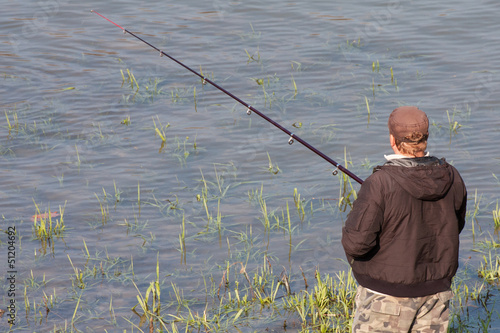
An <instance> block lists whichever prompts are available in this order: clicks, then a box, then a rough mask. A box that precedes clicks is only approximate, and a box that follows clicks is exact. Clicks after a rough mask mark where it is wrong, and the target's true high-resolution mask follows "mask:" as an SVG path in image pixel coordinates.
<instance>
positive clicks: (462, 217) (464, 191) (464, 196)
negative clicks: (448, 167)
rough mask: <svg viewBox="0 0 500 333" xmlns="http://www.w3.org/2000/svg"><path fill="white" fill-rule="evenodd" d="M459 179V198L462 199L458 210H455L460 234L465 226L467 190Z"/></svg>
mask: <svg viewBox="0 0 500 333" xmlns="http://www.w3.org/2000/svg"><path fill="white" fill-rule="evenodd" d="M457 174H458V171H457ZM458 178H459V179H460V192H461V193H460V194H459V195H460V196H461V197H462V202H461V204H460V208H458V209H457V210H456V214H457V219H458V230H459V232H462V230H463V228H464V226H465V215H466V212H467V189H466V188H465V184H464V181H463V179H462V177H460V175H459V177H458Z"/></svg>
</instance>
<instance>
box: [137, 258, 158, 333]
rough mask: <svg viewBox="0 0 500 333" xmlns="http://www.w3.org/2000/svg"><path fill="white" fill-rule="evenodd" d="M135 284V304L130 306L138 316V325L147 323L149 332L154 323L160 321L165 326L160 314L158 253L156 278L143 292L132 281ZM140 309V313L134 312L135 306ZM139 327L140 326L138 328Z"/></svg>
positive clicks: (153, 329) (153, 328)
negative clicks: (136, 293)
mask: <svg viewBox="0 0 500 333" xmlns="http://www.w3.org/2000/svg"><path fill="white" fill-rule="evenodd" d="M132 283H133V285H134V286H135V288H136V290H137V292H138V295H137V302H138V303H137V304H136V305H134V307H132V311H134V312H135V313H136V314H137V315H138V316H139V317H140V318H141V320H140V323H139V327H140V326H142V325H143V324H144V323H146V322H147V323H148V327H149V332H154V331H155V324H156V323H160V325H161V326H163V327H164V328H166V326H165V324H164V322H163V320H162V318H161V316H160V310H161V288H160V261H159V254H157V256H156V278H155V280H154V281H151V282H150V284H149V287H148V289H147V290H146V292H145V293H144V296H143V294H142V293H141V291H140V290H139V288H138V287H137V285H136V283H135V282H132ZM138 306H139V308H140V309H141V310H142V315H140V314H138V313H137V312H136V310H135V309H136V308H137V307H138ZM139 329H140V328H139Z"/></svg>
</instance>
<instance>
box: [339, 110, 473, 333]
mask: <svg viewBox="0 0 500 333" xmlns="http://www.w3.org/2000/svg"><path fill="white" fill-rule="evenodd" d="M388 126H389V133H390V136H389V140H390V144H391V147H392V149H393V150H394V154H393V155H389V156H385V157H386V159H387V162H386V163H385V164H384V165H383V166H379V167H376V168H375V170H374V173H373V174H372V175H371V176H370V177H368V178H367V179H366V180H365V181H364V183H363V185H362V186H361V188H360V190H359V193H358V198H357V199H356V201H355V202H354V205H353V208H352V211H351V212H350V213H349V215H348V217H347V220H346V222H345V226H344V228H343V229H342V245H343V246H344V250H345V252H346V256H347V259H348V261H349V264H350V265H351V267H352V270H353V274H354V276H355V278H356V280H357V281H358V284H359V287H358V292H357V294H356V313H355V316H354V322H353V325H352V328H353V332H446V331H447V328H448V315H449V301H450V299H451V297H452V292H451V290H450V286H451V280H452V278H453V276H454V275H455V273H456V271H457V267H458V247H459V233H460V232H461V231H462V229H463V227H464V223H465V210H466V201H467V192H466V189H465V185H464V182H463V180H462V178H461V177H460V174H459V173H458V171H457V170H456V169H455V168H454V167H453V166H451V165H450V164H448V163H447V162H446V161H445V160H444V159H438V158H436V157H433V156H430V155H429V154H428V153H426V148H427V138H428V135H429V120H428V118H427V115H426V114H425V113H424V112H423V111H421V110H419V109H418V108H416V107H413V106H403V107H399V108H397V109H395V110H394V111H393V112H392V113H391V115H390V116H389V121H388Z"/></svg>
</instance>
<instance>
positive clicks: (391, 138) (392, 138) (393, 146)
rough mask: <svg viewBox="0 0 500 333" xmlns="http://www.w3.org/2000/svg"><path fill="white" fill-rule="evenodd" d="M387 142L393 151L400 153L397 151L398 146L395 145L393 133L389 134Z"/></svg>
mask: <svg viewBox="0 0 500 333" xmlns="http://www.w3.org/2000/svg"><path fill="white" fill-rule="evenodd" d="M389 142H390V143H391V148H392V150H394V153H395V154H401V153H400V152H399V149H398V147H397V146H396V139H395V138H394V135H392V134H389Z"/></svg>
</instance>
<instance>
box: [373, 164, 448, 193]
mask: <svg viewBox="0 0 500 333" xmlns="http://www.w3.org/2000/svg"><path fill="white" fill-rule="evenodd" d="M380 170H384V171H387V173H388V174H389V175H390V177H391V178H393V179H394V180H395V181H396V182H397V183H398V184H399V185H400V186H401V187H402V188H403V189H404V190H405V191H406V192H408V193H409V194H410V195H411V196H413V197H415V198H417V199H420V200H438V199H441V198H442V197H444V196H445V195H446V193H448V190H449V189H450V187H451V185H452V184H453V178H454V173H453V170H452V166H451V165H449V164H448V163H447V162H446V161H445V160H444V159H438V158H437V157H433V156H430V157H417V158H401V159H394V160H390V161H388V162H387V163H385V164H384V165H383V166H382V167H381V168H380Z"/></svg>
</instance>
